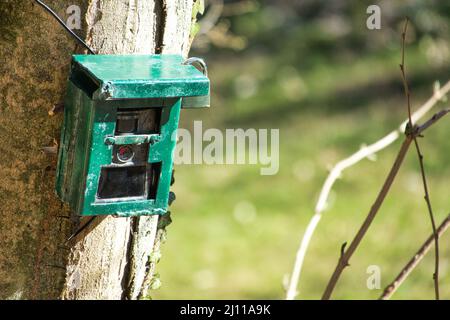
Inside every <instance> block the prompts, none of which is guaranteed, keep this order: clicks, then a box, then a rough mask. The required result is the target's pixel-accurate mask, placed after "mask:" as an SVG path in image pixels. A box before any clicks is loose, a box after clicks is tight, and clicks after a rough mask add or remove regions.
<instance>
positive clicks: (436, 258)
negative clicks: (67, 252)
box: [414, 138, 439, 300]
mask: <svg viewBox="0 0 450 320" xmlns="http://www.w3.org/2000/svg"><path fill="white" fill-rule="evenodd" d="M414 144H415V146H416V151H417V156H418V157H419V163H420V172H421V174H422V183H423V189H424V192H425V201H426V203H427V208H428V213H429V214H430V221H431V226H432V228H433V234H434V249H435V251H434V274H433V280H434V293H435V296H436V300H439V236H438V234H437V229H436V222H435V221H434V215H433V209H432V206H431V200H430V194H429V191H428V184H427V178H426V175H425V166H424V164H423V154H422V152H421V151H420V147H419V142H418V141H417V138H414Z"/></svg>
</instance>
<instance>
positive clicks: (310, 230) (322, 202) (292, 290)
mask: <svg viewBox="0 0 450 320" xmlns="http://www.w3.org/2000/svg"><path fill="white" fill-rule="evenodd" d="M449 91H450V81H448V82H447V83H446V84H445V85H444V86H443V87H442V88H437V89H436V90H435V91H434V93H433V95H432V96H431V97H430V98H429V99H428V100H427V101H426V102H425V103H424V104H423V105H422V106H420V107H419V108H418V109H417V111H415V112H414V113H413V114H412V121H413V123H416V122H417V121H418V120H419V119H421V118H422V117H423V116H424V115H425V114H426V113H427V112H428V111H430V110H431V109H432V108H433V107H434V106H435V105H436V103H437V102H439V101H440V100H441V99H442V98H443V97H444V96H445V95H446V94H447V93H448V92H449ZM407 123H409V119H406V120H405V121H403V122H402V124H401V125H400V126H399V127H398V128H397V129H396V130H393V131H391V132H390V133H389V134H387V135H386V136H384V137H383V138H381V139H380V140H378V141H376V142H375V143H373V144H371V145H369V146H365V147H362V148H361V149H360V150H359V151H357V152H355V153H354V154H352V155H351V156H350V157H348V158H345V159H343V160H342V161H340V162H338V163H337V164H336V165H335V166H334V167H333V169H332V170H331V171H330V173H329V175H328V177H327V179H326V180H325V183H324V184H323V186H322V189H321V191H320V195H319V199H318V201H317V203H316V207H315V212H314V215H313V216H312V218H311V220H310V221H309V223H308V226H307V228H306V231H305V234H304V235H303V238H302V240H301V243H300V246H299V249H298V251H297V254H296V259H295V264H294V267H293V270H292V275H291V277H290V279H289V285H288V290H287V292H286V299H287V300H292V299H294V298H295V297H296V296H297V286H298V283H299V281H300V276H301V271H302V267H303V262H304V259H305V255H306V252H307V250H308V247H309V243H310V240H311V238H312V236H313V234H314V231H315V230H316V227H317V225H318V224H319V221H320V219H321V217H322V213H323V212H324V211H325V209H326V205H327V200H328V197H329V194H330V191H331V189H332V187H333V185H334V183H335V182H336V181H337V179H338V178H339V177H340V176H341V174H342V172H343V171H344V170H346V169H347V168H350V167H352V166H353V165H355V164H356V163H358V162H360V161H361V160H363V159H366V158H368V157H369V156H371V155H373V154H375V153H377V152H379V151H381V150H383V149H385V148H386V147H388V146H389V145H391V144H392V143H393V142H394V141H396V140H397V139H398V138H399V137H400V135H401V134H402V133H403V132H405V128H406V125H407Z"/></svg>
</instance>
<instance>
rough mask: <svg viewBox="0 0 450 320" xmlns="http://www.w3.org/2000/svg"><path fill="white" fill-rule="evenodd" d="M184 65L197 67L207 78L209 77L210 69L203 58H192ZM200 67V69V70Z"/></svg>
mask: <svg viewBox="0 0 450 320" xmlns="http://www.w3.org/2000/svg"><path fill="white" fill-rule="evenodd" d="M183 64H189V65H192V66H194V67H196V68H197V69H198V70H199V71H200V72H202V73H203V74H204V75H205V76H208V67H207V66H206V62H205V60H203V59H202V58H197V57H192V58H188V59H187V60H186V61H184V62H183ZM198 67H199V68H198Z"/></svg>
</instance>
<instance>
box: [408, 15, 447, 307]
mask: <svg viewBox="0 0 450 320" xmlns="http://www.w3.org/2000/svg"><path fill="white" fill-rule="evenodd" d="M408 21H409V20H408V18H406V21H405V28H404V30H403V33H402V64H401V65H400V69H401V72H402V79H403V86H404V91H405V96H406V103H407V107H408V117H409V123H408V124H409V128H408V129H409V130H407V131H406V133H407V134H409V131H410V130H411V129H412V128H413V123H412V119H411V101H410V98H411V93H410V90H409V86H408V80H407V79H406V74H405V38H406V32H407V30H408ZM413 139H414V145H415V147H416V151H417V157H418V158H419V164H420V172H421V174H422V183H423V189H424V192H425V201H426V203H427V208H428V213H429V215H430V220H431V226H432V228H433V233H434V240H435V241H434V242H435V258H434V259H435V267H434V274H433V279H434V291H435V296H436V300H439V237H438V235H437V231H436V223H435V220H434V215H433V208H432V205H431V200H430V194H429V191H428V184H427V178H426V175H425V166H424V163H423V154H422V152H421V151H420V146H419V141H417V134H416V135H414V136H413Z"/></svg>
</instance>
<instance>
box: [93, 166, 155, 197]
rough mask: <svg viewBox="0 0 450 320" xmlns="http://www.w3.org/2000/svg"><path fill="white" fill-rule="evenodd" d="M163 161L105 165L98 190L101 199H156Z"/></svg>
mask: <svg viewBox="0 0 450 320" xmlns="http://www.w3.org/2000/svg"><path fill="white" fill-rule="evenodd" d="M160 173H161V163H154V164H147V165H144V166H117V167H116V166H114V167H103V168H102V170H101V173H100V180H99V185H98V191H97V198H98V199H99V200H108V199H109V200H112V199H124V198H138V199H155V198H156V194H157V191H158V182H159V176H160Z"/></svg>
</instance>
